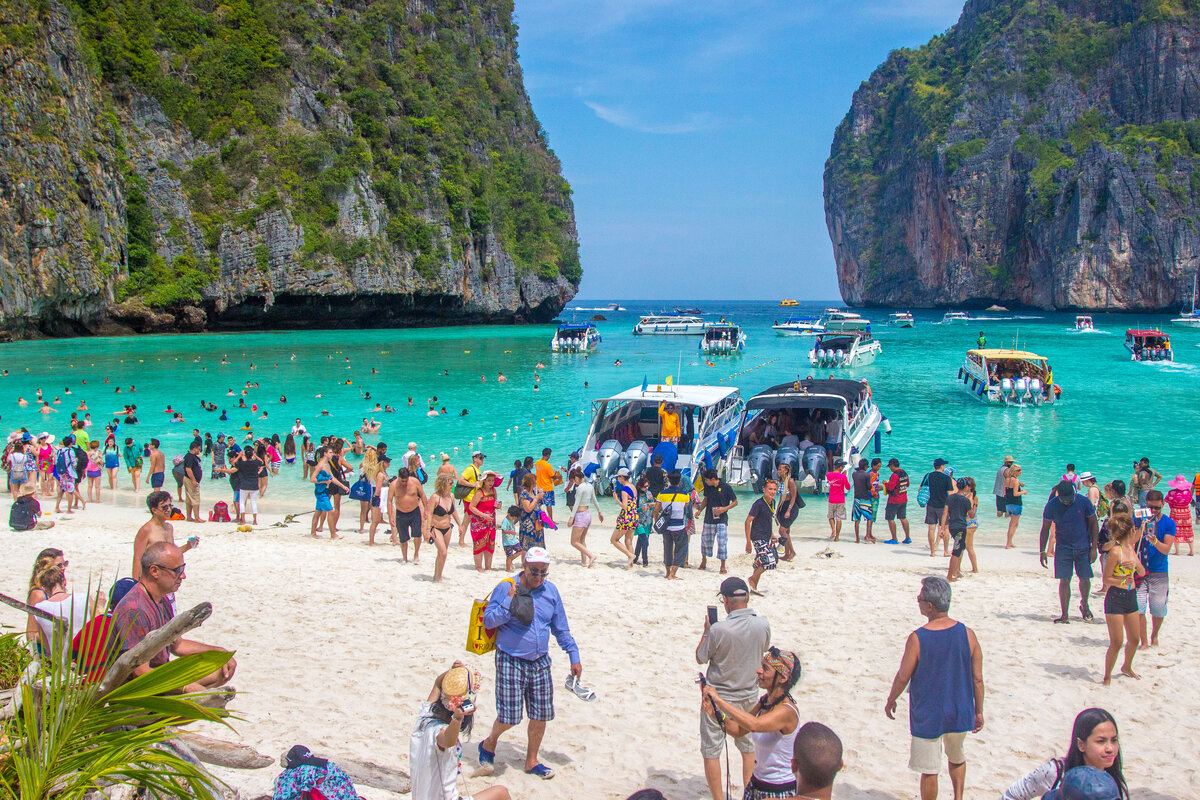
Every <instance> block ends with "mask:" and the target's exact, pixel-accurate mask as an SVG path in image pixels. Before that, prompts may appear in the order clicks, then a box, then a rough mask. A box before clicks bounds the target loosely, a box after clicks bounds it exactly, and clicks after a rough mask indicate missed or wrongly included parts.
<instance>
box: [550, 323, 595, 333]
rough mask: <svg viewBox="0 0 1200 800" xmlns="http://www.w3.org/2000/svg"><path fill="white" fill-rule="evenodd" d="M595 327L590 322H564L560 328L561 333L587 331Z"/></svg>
mask: <svg viewBox="0 0 1200 800" xmlns="http://www.w3.org/2000/svg"><path fill="white" fill-rule="evenodd" d="M591 327H593V326H592V323H590V322H564V323H563V324H562V325H559V326H558V329H559V330H560V331H586V330H588V329H589V328H591Z"/></svg>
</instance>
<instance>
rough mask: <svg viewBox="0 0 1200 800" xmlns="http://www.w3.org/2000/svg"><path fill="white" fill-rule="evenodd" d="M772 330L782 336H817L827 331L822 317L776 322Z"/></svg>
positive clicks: (792, 318) (794, 318)
mask: <svg viewBox="0 0 1200 800" xmlns="http://www.w3.org/2000/svg"><path fill="white" fill-rule="evenodd" d="M771 330H773V331H775V333H777V334H779V335H780V336H816V335H817V334H818V333H821V332H822V331H824V330H825V326H824V325H822V324H821V318H820V317H788V318H787V319H785V320H784V321H783V322H776V323H775V324H774V325H772V326H771Z"/></svg>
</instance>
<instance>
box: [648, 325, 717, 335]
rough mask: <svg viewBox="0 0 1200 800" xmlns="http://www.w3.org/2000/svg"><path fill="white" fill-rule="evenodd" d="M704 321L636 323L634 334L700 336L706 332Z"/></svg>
mask: <svg viewBox="0 0 1200 800" xmlns="http://www.w3.org/2000/svg"><path fill="white" fill-rule="evenodd" d="M704 328H705V325H704V323H702V322H701V323H684V324H675V325H673V324H665V325H634V326H633V335H634V336H700V335H702V334H703V333H704Z"/></svg>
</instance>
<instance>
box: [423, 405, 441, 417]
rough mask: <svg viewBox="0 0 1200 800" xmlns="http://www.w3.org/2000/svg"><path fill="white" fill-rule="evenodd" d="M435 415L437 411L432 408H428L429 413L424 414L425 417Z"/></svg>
mask: <svg viewBox="0 0 1200 800" xmlns="http://www.w3.org/2000/svg"><path fill="white" fill-rule="evenodd" d="M437 415H438V412H437V409H435V408H434V407H433V406H430V407H429V411H427V412H425V416H427V417H436V416H437Z"/></svg>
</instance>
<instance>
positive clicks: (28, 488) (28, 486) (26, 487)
mask: <svg viewBox="0 0 1200 800" xmlns="http://www.w3.org/2000/svg"><path fill="white" fill-rule="evenodd" d="M35 492H37V487H36V486H34V485H33V481H25V482H24V483H22V484H21V497H25V496H26V495H31V494H34V493H35Z"/></svg>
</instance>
